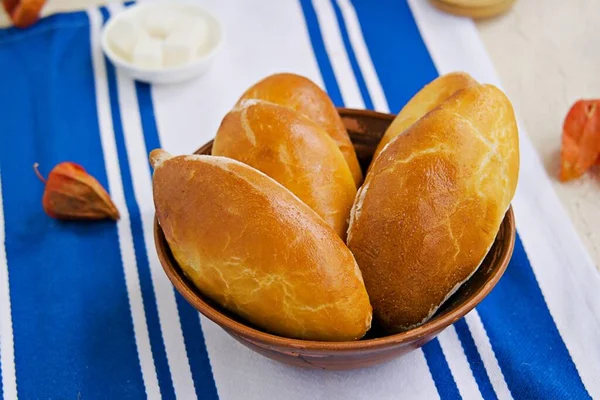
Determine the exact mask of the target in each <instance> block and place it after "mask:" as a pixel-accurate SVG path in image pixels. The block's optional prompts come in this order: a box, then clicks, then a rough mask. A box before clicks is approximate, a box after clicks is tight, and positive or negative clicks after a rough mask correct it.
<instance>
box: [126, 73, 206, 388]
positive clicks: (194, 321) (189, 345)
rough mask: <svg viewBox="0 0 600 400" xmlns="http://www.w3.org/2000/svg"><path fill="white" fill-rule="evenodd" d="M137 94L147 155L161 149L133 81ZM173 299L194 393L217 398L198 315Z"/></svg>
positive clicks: (143, 91) (147, 102) (147, 95)
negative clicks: (179, 320)
mask: <svg viewBox="0 0 600 400" xmlns="http://www.w3.org/2000/svg"><path fill="white" fill-rule="evenodd" d="M136 91H137V97H138V103H139V107H140V116H141V119H142V128H143V130H144V138H145V144H146V152H149V151H151V150H153V149H157V148H160V147H161V145H160V139H159V136H158V130H157V128H156V120H155V118H154V107H153V103H152V93H151V90H150V86H149V85H147V84H145V83H140V82H136ZM175 296H176V300H177V310H178V312H179V317H180V319H181V330H182V331H183V339H184V342H185V347H186V350H187V354H188V358H189V362H190V369H191V371H192V378H193V379H194V386H195V388H196V393H197V394H198V396H200V397H201V398H203V399H217V398H218V395H217V387H216V384H215V380H214V378H213V374H212V369H211V366H210V361H209V359H208V352H207V351H206V344H205V342H204V333H203V332H202V327H201V326H200V317H199V315H198V312H197V311H196V310H195V309H194V308H193V307H192V306H191V305H190V304H189V303H187V302H186V301H185V299H184V298H183V297H182V296H181V295H180V294H179V293H177V292H176V293H175Z"/></svg>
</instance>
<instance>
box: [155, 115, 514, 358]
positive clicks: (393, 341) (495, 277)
mask: <svg viewBox="0 0 600 400" xmlns="http://www.w3.org/2000/svg"><path fill="white" fill-rule="evenodd" d="M338 112H339V113H340V115H341V116H344V115H363V116H369V117H375V118H379V119H386V120H390V119H391V118H390V116H392V114H384V113H379V112H376V111H370V110H354V109H348V108H338ZM211 143H212V140H211V141H209V142H207V143H206V144H204V145H203V146H201V147H200V149H199V150H202V149H204V148H206V146H208V145H210V144H211ZM199 150H197V151H196V152H198V151H199ZM501 226H504V229H505V231H506V233H507V235H506V237H505V241H507V242H508V245H505V246H502V252H501V253H500V255H499V257H498V261H497V262H496V264H497V267H496V268H494V269H493V272H492V273H491V274H490V275H489V276H488V278H487V280H486V282H485V283H484V284H483V285H482V286H481V287H480V288H479V289H478V290H477V291H475V292H473V293H472V294H471V295H470V296H469V297H468V298H467V299H466V301H464V302H463V303H462V304H460V305H458V306H457V307H456V308H455V309H453V310H451V311H450V312H448V313H445V314H443V315H441V316H440V317H438V318H433V319H431V320H429V321H427V322H426V323H424V324H423V325H420V326H418V327H416V328H413V329H410V330H408V331H405V332H401V333H396V334H392V335H389V336H384V337H379V338H373V339H364V340H356V341H344V342H328V341H315V340H303V339H294V338H287V337H283V336H278V335H275V334H272V333H267V332H264V331H261V330H259V329H256V328H253V327H251V326H248V325H245V324H244V323H242V322H238V321H236V320H234V319H233V318H230V317H229V316H227V315H225V314H223V313H222V312H221V311H219V310H217V309H216V308H214V307H213V306H212V305H210V304H208V303H207V302H205V301H204V300H203V299H202V298H201V297H200V296H198V294H197V293H196V291H198V289H196V288H195V287H193V285H191V284H190V283H189V281H188V280H187V278H185V277H184V276H183V274H182V273H180V267H179V266H177V267H175V266H174V265H173V263H172V262H171V259H170V258H171V257H168V256H167V254H168V253H170V250H169V249H165V245H167V244H166V239H165V237H164V233H163V231H162V229H161V227H160V225H159V223H158V219H157V218H156V214H155V216H154V241H155V246H156V250H157V253H158V257H159V259H160V262H161V265H162V267H163V269H164V271H165V273H166V274H167V276H168V278H169V280H170V281H171V283H172V284H173V286H175V288H176V289H177V291H178V292H179V293H180V294H181V295H182V296H183V297H184V298H185V299H186V300H187V301H188V302H189V303H191V305H192V306H193V307H194V308H195V309H196V310H198V311H200V313H202V315H204V316H205V317H207V318H208V319H210V320H211V321H213V322H214V323H216V324H217V325H219V326H220V327H221V328H223V329H225V330H226V331H227V332H228V333H234V334H236V335H240V336H242V337H244V338H245V339H247V340H251V341H253V342H258V343H263V344H267V345H271V346H279V347H287V348H293V349H298V350H316V351H336V350H338V351H344V350H349V351H361V350H377V349H382V348H386V347H389V346H392V345H399V344H403V343H410V342H414V341H416V340H419V339H421V338H424V337H429V336H432V335H436V334H437V333H439V332H440V331H442V330H443V329H445V328H446V327H448V326H450V325H451V324H453V323H454V322H456V321H458V320H459V319H460V318H462V317H464V316H465V315H466V314H467V313H468V312H469V311H471V310H472V309H474V308H475V307H476V306H477V305H478V304H479V303H480V302H481V301H482V300H483V299H484V298H485V297H486V296H487V295H488V294H489V293H490V292H491V291H492V289H493V288H494V287H495V286H496V284H497V283H498V282H499V280H500V278H501V277H502V276H503V275H504V272H505V271H506V268H507V266H508V264H509V261H510V259H511V257H512V253H513V250H514V244H515V239H516V225H515V218H514V213H513V210H512V205H511V206H509V208H508V209H507V211H506V214H505V216H504V218H503V220H502V223H501ZM167 246H168V245H167Z"/></svg>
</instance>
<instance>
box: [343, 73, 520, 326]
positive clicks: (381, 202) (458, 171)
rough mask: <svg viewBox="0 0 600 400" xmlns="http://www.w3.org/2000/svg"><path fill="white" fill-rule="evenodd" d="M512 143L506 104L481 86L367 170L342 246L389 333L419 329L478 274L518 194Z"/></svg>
mask: <svg viewBox="0 0 600 400" xmlns="http://www.w3.org/2000/svg"><path fill="white" fill-rule="evenodd" d="M518 140H519V139H518V131H517V124H516V121H515V116H514V112H513V108H512V105H511V104H510V101H509V100H508V99H507V98H506V96H505V95H504V93H502V92H501V91H500V90H499V89H497V88H496V87H494V86H491V85H480V86H476V87H471V88H468V89H464V90H461V91H459V92H457V93H456V94H455V95H453V96H452V97H450V98H449V99H448V100H447V101H446V102H444V103H443V104H442V105H441V106H439V107H438V108H436V109H434V110H433V111H431V112H430V113H428V114H427V115H425V116H424V117H423V118H422V119H420V120H419V121H417V122H416V123H415V124H414V125H412V126H411V127H410V128H409V129H408V130H406V131H405V132H404V133H403V134H401V135H399V136H397V137H396V138H395V139H394V140H393V141H392V142H390V144H388V145H387V147H386V148H385V150H384V151H382V152H381V154H380V155H379V157H378V158H377V159H375V161H373V164H372V165H371V168H370V171H369V173H368V175H367V177H366V179H365V184H364V185H363V188H362V189H361V190H360V191H359V195H358V196H357V200H356V201H355V203H354V206H353V209H352V211H351V221H350V227H349V230H348V246H349V247H350V249H351V250H352V252H353V253H354V256H355V257H356V260H357V262H358V265H359V266H360V268H361V271H362V274H363V277H364V280H365V285H366V287H367V290H368V292H369V295H370V298H371V304H373V309H374V315H375V317H376V318H377V319H378V320H379V321H380V322H381V324H382V325H383V326H384V328H386V329H387V330H388V331H391V332H399V331H404V330H407V329H410V328H412V327H415V326H417V325H420V324H422V323H424V322H426V321H427V320H428V319H429V318H431V316H432V315H433V314H434V313H435V311H437V309H438V308H439V306H440V305H441V304H443V302H444V301H445V300H446V299H447V298H448V295H449V294H450V293H451V292H453V291H455V290H456V289H457V288H458V286H460V284H462V283H463V282H464V281H466V279H467V278H468V277H469V276H471V275H472V274H473V272H474V271H475V270H476V269H477V268H478V267H479V265H480V264H481V262H482V261H483V258H484V257H485V255H486V254H487V252H488V250H489V248H490V246H491V245H492V243H493V241H494V238H495V236H496V233H497V232H498V229H499V227H500V224H501V222H502V219H503V218H504V214H505V212H506V210H507V209H508V207H509V204H510V201H511V200H512V198H513V196H514V193H515V190H516V185H517V179H518V171H519V144H518Z"/></svg>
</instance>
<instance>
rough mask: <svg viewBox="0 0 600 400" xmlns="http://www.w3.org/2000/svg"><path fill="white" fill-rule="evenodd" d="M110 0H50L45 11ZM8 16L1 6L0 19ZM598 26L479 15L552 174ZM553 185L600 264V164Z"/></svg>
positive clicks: (541, 16) (599, 18) (521, 5)
mask: <svg viewBox="0 0 600 400" xmlns="http://www.w3.org/2000/svg"><path fill="white" fill-rule="evenodd" d="M0 1H1V0H0ZM423 1H425V0H423ZM106 2H107V1H106V0H49V2H48V4H47V6H46V7H45V9H44V12H43V14H44V15H48V14H51V13H54V12H58V11H67V10H73V9H83V8H86V7H89V6H90V5H93V4H100V3H106ZM7 23H8V19H7V18H6V15H5V14H4V12H3V10H2V9H1V8H0V27H2V26H6V24H7ZM598 26H600V1H598V0H569V1H565V0H544V1H543V2H542V1H537V0H518V1H517V2H516V4H515V6H514V8H513V9H512V10H511V11H510V12H509V13H507V14H505V15H503V16H500V17H498V18H495V19H493V20H488V21H484V22H478V23H477V27H478V29H479V32H480V34H481V36H482V38H483V41H484V43H485V45H486V47H487V49H488V51H489V53H490V55H491V57H492V60H493V61H494V64H495V66H496V69H497V70H498V73H499V75H500V78H501V80H502V83H503V86H504V89H505V90H506V91H507V94H508V95H509V97H510V98H511V100H512V102H513V103H514V105H515V109H516V110H517V113H518V115H519V118H520V120H521V121H522V122H523V123H524V125H525V127H526V129H527V132H528V133H529V135H530V137H531V140H532V141H533V144H534V145H535V146H536V148H537V150H538V152H539V154H540V157H541V159H542V161H543V162H544V164H545V166H546V170H547V172H548V174H549V175H550V176H552V177H555V176H556V174H557V170H558V165H559V152H560V138H561V131H562V122H563V119H564V116H565V115H566V113H567V111H568V109H569V107H570V106H571V104H573V103H574V102H575V101H576V100H577V99H579V98H594V97H596V98H598V97H600V51H599V50H600V34H598V31H597V27H598ZM554 186H555V189H556V191H557V192H558V195H559V197H560V199H561V200H562V203H563V204H564V206H565V207H566V208H567V210H568V212H569V214H570V216H571V219H572V221H573V223H574V225H575V227H576V229H577V231H578V232H579V235H580V236H581V239H582V240H583V242H584V244H585V246H586V247H587V249H588V251H589V252H590V254H591V256H592V259H593V260H594V263H595V265H596V267H597V268H598V269H600V168H596V169H595V171H593V172H592V173H589V174H587V175H586V176H584V177H583V178H582V179H580V180H578V181H576V182H572V183H568V184H562V183H560V182H558V181H557V180H556V179H555V185H554Z"/></svg>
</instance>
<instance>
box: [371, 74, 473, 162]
mask: <svg viewBox="0 0 600 400" xmlns="http://www.w3.org/2000/svg"><path fill="white" fill-rule="evenodd" d="M477 84H478V83H477V81H475V80H474V79H473V78H471V76H470V75H469V74H466V73H464V72H453V73H450V74H446V75H442V76H440V77H439V78H437V79H435V80H433V81H432V82H430V83H429V84H427V85H425V87H423V89H421V90H420V91H419V92H418V93H417V94H415V95H414V96H413V97H412V99H410V101H409V102H408V103H406V105H405V106H404V107H403V108H402V110H401V111H400V113H398V115H397V116H396V118H394V121H392V124H391V125H390V126H389V128H388V129H387V130H386V131H385V134H384V135H383V138H381V141H380V142H379V145H378V146H377V149H376V150H375V154H374V155H373V159H375V158H377V156H378V155H379V153H381V150H383V148H384V147H385V146H386V145H387V144H388V143H389V142H391V141H392V139H394V138H395V137H396V136H398V135H399V134H401V133H402V132H404V131H405V130H406V128H408V127H409V126H411V125H412V124H414V123H415V122H417V120H418V119H419V118H421V117H422V116H423V115H425V114H427V113H428V112H429V111H431V110H433V109H434V108H436V107H437V106H439V105H440V104H442V103H443V102H444V101H446V99H448V97H450V96H452V95H453V94H454V93H456V92H457V91H458V90H461V89H465V88H468V87H473V86H476V85H477Z"/></svg>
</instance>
